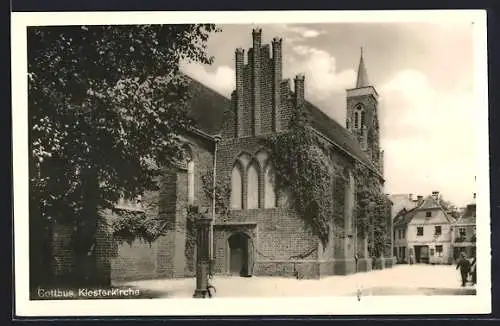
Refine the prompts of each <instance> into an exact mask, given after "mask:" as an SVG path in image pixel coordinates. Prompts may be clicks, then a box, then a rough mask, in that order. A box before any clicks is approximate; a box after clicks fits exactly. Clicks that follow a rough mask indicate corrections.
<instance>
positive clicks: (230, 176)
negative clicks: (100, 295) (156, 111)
mask: <svg viewBox="0 0 500 326" xmlns="http://www.w3.org/2000/svg"><path fill="white" fill-rule="evenodd" d="M261 33H262V32H261V30H260V29H254V30H253V32H252V37H253V46H252V48H250V49H249V50H248V51H244V50H243V49H241V48H238V49H236V51H235V72H236V73H235V75H236V76H235V78H236V89H235V90H234V91H233V93H232V94H231V98H230V99H227V98H225V97H224V96H222V95H220V94H218V93H216V92H214V91H212V90H211V89H209V88H208V87H206V86H204V85H202V84H200V83H199V82H197V81H195V80H192V82H191V90H192V93H193V96H194V97H193V99H192V100H191V111H192V112H191V113H192V115H193V117H194V118H195V119H196V120H197V121H198V123H199V125H198V129H194V130H192V131H190V132H186V134H185V135H183V137H184V140H185V142H186V148H187V152H188V153H189V155H188V157H187V158H186V160H185V162H183V163H182V164H180V165H179V166H177V167H175V168H171V169H168V170H167V171H165V174H164V176H163V178H162V180H161V181H160V183H161V187H160V189H161V190H160V191H159V192H157V193H152V194H145V196H143V200H142V202H143V203H142V204H141V205H140V206H138V207H134V205H131V204H130V203H129V204H125V203H120V204H121V205H122V206H123V207H122V208H123V209H128V210H130V209H132V210H133V209H138V210H144V209H145V208H144V205H145V202H147V201H154V202H156V203H157V204H158V205H154V208H153V211H151V212H149V213H152V214H155V215H158V216H159V217H160V218H161V219H163V220H164V221H165V222H166V230H165V231H166V232H165V235H164V236H162V237H160V238H159V239H157V240H156V241H154V242H153V243H151V244H149V243H141V242H139V241H136V242H134V243H132V244H128V243H123V244H118V245H115V248H114V250H113V251H112V252H113V253H112V254H109V253H108V256H111V257H110V259H109V260H107V263H106V262H103V266H105V267H104V268H105V269H107V270H109V272H110V274H111V279H112V280H113V281H120V280H130V279H146V278H177V277H192V276H194V275H195V258H194V257H195V253H196V248H195V246H194V245H193V234H194V230H193V223H192V221H191V220H190V219H189V216H188V213H187V207H188V206H189V205H194V204H195V205H197V206H199V207H203V208H205V207H206V208H208V214H211V210H212V207H211V205H212V202H211V200H210V199H209V197H208V196H207V194H206V192H205V191H204V189H203V181H202V179H203V178H204V177H206V176H209V177H213V173H215V176H216V180H217V183H221V184H227V185H229V186H230V189H231V190H230V192H231V194H230V207H229V208H230V210H229V213H228V214H226V215H219V214H215V216H214V221H213V226H212V233H211V234H212V240H213V247H212V248H211V255H212V258H213V261H214V266H213V267H214V271H215V273H216V275H243V276H251V275H255V276H295V275H297V274H300V275H302V276H304V277H306V278H318V277H322V276H327V275H345V274H351V273H355V272H356V271H367V270H371V269H372V259H371V257H369V256H368V249H367V247H368V244H367V243H368V241H367V239H366V237H365V238H361V237H359V236H358V235H357V232H356V228H355V224H356V223H355V221H354V211H353V210H354V207H355V200H356V198H355V181H354V180H355V178H354V173H355V166H356V165H358V164H359V165H361V166H362V167H363V168H366V169H370V170H371V171H372V172H374V173H375V174H377V175H378V176H379V182H380V191H381V192H382V191H383V190H382V189H383V182H384V180H383V152H382V151H381V150H380V145H379V126H378V117H377V113H378V112H377V99H378V94H377V92H376V90H375V88H374V87H373V86H372V85H370V84H369V81H368V77H367V72H366V68H365V64H364V61H363V56H362V55H361V60H360V63H359V71H358V78H357V83H356V87H355V88H353V89H349V90H347V98H346V103H347V119H346V124H345V126H343V125H341V124H339V123H338V122H336V121H334V120H332V119H331V118H330V117H328V116H327V115H326V114H325V113H323V111H321V110H320V109H319V108H317V107H315V106H314V105H312V104H311V103H309V102H308V101H307V99H305V96H304V88H305V83H306V82H307V78H306V77H305V76H303V75H298V76H296V77H295V78H294V80H293V90H292V85H291V81H290V80H289V79H283V76H282V65H283V63H282V59H283V55H284V54H283V52H282V40H281V39H280V38H274V39H273V40H272V44H271V46H270V45H269V44H264V45H263V44H262V41H261V37H262V34H261ZM245 52H246V53H245ZM298 106H300V107H303V108H305V109H306V110H307V112H308V114H309V116H310V117H311V121H310V123H311V126H312V128H313V130H314V131H315V132H316V133H317V134H318V135H319V136H320V137H322V139H324V140H325V141H326V142H328V143H329V144H331V145H332V146H331V147H332V148H333V150H332V151H331V153H330V159H331V164H332V166H333V168H334V170H338V171H343V172H342V173H345V174H347V175H348V178H347V180H348V181H347V182H344V183H343V184H342V187H343V188H342V189H341V190H340V191H338V190H337V191H336V192H332V194H325V196H331V199H332V203H333V205H334V207H335V214H336V216H333V217H332V221H333V219H334V218H336V219H341V220H342V221H343V223H342V225H343V226H344V229H343V230H340V231H342V232H338V231H339V230H334V228H331V229H330V234H329V235H328V242H327V244H326V245H323V243H322V241H321V240H320V239H319V237H318V236H317V235H315V234H314V232H312V231H311V229H310V228H309V227H308V226H307V225H306V224H305V222H304V220H303V219H302V218H301V217H300V216H299V214H298V213H297V212H296V211H295V209H294V208H293V207H292V205H291V201H292V200H293V199H292V197H291V195H290V192H287V191H276V189H275V187H274V184H273V180H274V177H273V174H274V171H273V167H272V164H270V160H269V155H271V154H270V152H269V150H268V149H267V148H265V147H263V145H262V141H261V139H262V138H263V137H264V138H265V137H267V136H270V135H275V134H276V133H280V132H286V130H287V128H288V124H289V122H290V119H291V117H292V115H293V112H294V110H295V109H296V108H297V107H298ZM215 135H219V137H220V138H219V137H215ZM338 194H340V195H338ZM146 204H147V203H146ZM146 206H147V205H146ZM146 210H147V209H146ZM339 234H341V235H339ZM388 234H389V237H390V235H391V234H392V232H391V231H388ZM98 247H99V246H98ZM55 250H56V251H57V249H55ZM391 253H392V250H391ZM389 255H390V254H389ZM56 256H57V253H56ZM381 261H382V265H385V266H386V267H390V266H391V265H392V261H393V259H392V258H389V257H388V256H387V257H386V258H383V257H382V259H381Z"/></svg>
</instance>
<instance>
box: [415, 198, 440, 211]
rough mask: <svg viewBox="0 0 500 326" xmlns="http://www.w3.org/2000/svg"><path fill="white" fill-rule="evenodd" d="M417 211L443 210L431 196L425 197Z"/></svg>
mask: <svg viewBox="0 0 500 326" xmlns="http://www.w3.org/2000/svg"><path fill="white" fill-rule="evenodd" d="M419 209H421V210H424V209H443V207H442V206H441V204H439V202H438V201H437V200H436V199H434V197H432V196H427V197H426V198H424V200H423V202H422V204H421V205H420V206H419Z"/></svg>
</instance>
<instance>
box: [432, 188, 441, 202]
mask: <svg viewBox="0 0 500 326" xmlns="http://www.w3.org/2000/svg"><path fill="white" fill-rule="evenodd" d="M432 198H434V200H438V199H439V191H437V190H435V191H433V192H432Z"/></svg>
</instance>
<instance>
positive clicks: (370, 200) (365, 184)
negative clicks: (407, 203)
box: [354, 164, 391, 257]
mask: <svg viewBox="0 0 500 326" xmlns="http://www.w3.org/2000/svg"><path fill="white" fill-rule="evenodd" d="M378 178H379V177H378V176H377V175H376V174H374V173H373V172H372V171H370V170H368V169H367V168H365V167H363V166H361V165H360V164H358V165H357V166H356V173H355V182H356V199H357V205H356V206H355V212H354V214H355V217H356V226H357V231H358V235H359V236H361V237H365V236H367V237H368V239H369V241H368V243H369V244H368V246H369V251H370V254H371V255H372V256H375V257H378V256H380V255H381V254H384V255H390V254H391V253H390V252H388V251H390V238H391V234H390V232H391V231H390V228H389V226H390V218H391V202H390V200H389V199H388V198H387V196H385V195H384V194H383V193H381V192H380V189H379V180H378Z"/></svg>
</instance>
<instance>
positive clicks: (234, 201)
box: [231, 163, 243, 209]
mask: <svg viewBox="0 0 500 326" xmlns="http://www.w3.org/2000/svg"><path fill="white" fill-rule="evenodd" d="M242 204H243V174H242V171H241V166H240V165H239V164H238V163H237V164H235V165H234V166H233V170H232V171H231V209H242Z"/></svg>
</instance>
